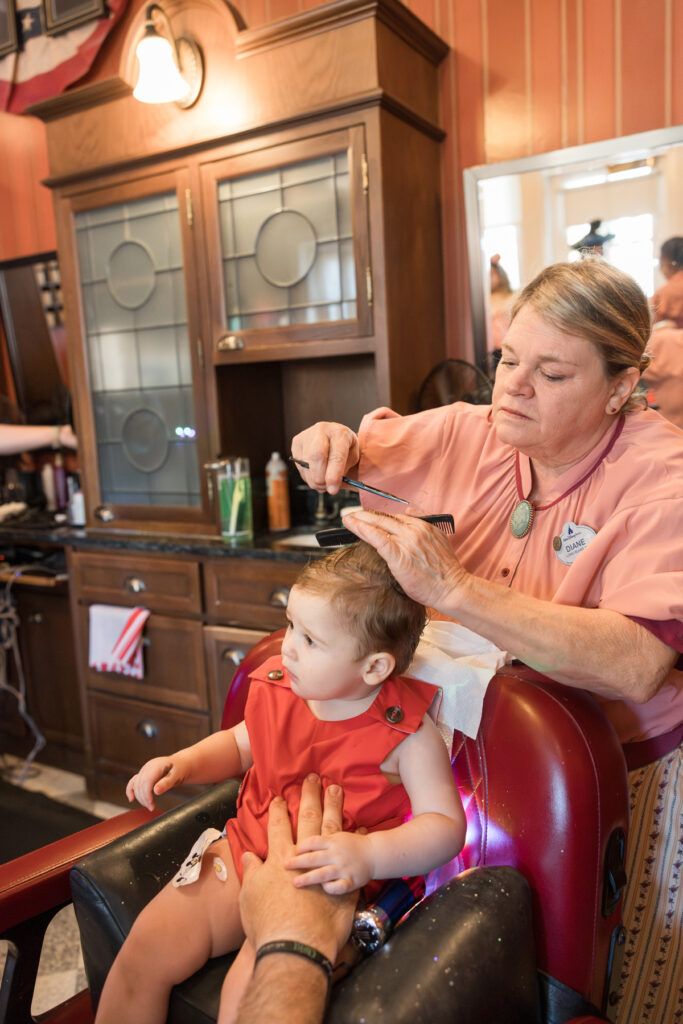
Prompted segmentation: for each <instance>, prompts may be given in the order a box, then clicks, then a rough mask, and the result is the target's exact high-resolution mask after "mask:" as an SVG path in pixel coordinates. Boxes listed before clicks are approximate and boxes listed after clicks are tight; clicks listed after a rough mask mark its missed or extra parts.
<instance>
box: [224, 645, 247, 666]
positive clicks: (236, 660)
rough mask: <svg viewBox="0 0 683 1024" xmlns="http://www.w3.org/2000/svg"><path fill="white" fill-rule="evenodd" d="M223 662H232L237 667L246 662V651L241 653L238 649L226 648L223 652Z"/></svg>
mask: <svg viewBox="0 0 683 1024" xmlns="http://www.w3.org/2000/svg"><path fill="white" fill-rule="evenodd" d="M221 660H222V661H231V662H232V663H233V665H235V667H237V665H240V664H241V663H242V662H243V661H244V651H240V650H239V649H238V648H237V647H226V648H225V650H224V651H222V652H221Z"/></svg>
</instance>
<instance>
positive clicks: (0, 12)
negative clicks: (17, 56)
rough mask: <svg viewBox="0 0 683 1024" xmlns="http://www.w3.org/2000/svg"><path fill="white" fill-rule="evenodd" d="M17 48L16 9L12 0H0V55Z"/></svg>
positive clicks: (2, 55) (5, 54) (12, 51)
mask: <svg viewBox="0 0 683 1024" xmlns="http://www.w3.org/2000/svg"><path fill="white" fill-rule="evenodd" d="M18 49H19V39H18V35H17V10H16V5H15V2H14V0H0V57H6V56H7V54H8V53H14V51H15V50H18Z"/></svg>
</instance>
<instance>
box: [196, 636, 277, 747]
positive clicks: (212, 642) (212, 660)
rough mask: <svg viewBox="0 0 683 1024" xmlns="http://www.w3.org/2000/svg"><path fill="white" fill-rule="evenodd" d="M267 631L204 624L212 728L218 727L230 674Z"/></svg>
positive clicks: (233, 673)
mask: <svg viewBox="0 0 683 1024" xmlns="http://www.w3.org/2000/svg"><path fill="white" fill-rule="evenodd" d="M264 636H268V634H267V633H264V632H262V631H261V630H258V629H237V628H235V627H231V626H207V627H206V628H205V629H204V648H205V651H206V670H207V676H208V683H209V695H210V699H211V728H212V729H213V731H214V732H216V731H217V730H218V729H220V727H221V719H222V717H223V708H224V707H225V698H226V697H227V695H228V691H229V690H230V686H231V685H232V680H233V676H234V675H235V672H236V671H237V669H238V668H239V666H240V664H241V663H242V661H243V660H244V656H245V654H246V653H247V651H250V650H251V648H252V647H253V646H254V644H255V643H257V642H258V641H259V640H262V639H263V637H264Z"/></svg>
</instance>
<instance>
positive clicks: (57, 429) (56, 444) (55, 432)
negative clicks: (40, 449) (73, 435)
mask: <svg viewBox="0 0 683 1024" xmlns="http://www.w3.org/2000/svg"><path fill="white" fill-rule="evenodd" d="M61 433H62V427H61V424H60V425H59V426H54V427H53V428H52V442H51V447H52V448H54V449H55V450H56V449H57V448H61V447H62V445H61V442H60V440H59V438H60V435H61Z"/></svg>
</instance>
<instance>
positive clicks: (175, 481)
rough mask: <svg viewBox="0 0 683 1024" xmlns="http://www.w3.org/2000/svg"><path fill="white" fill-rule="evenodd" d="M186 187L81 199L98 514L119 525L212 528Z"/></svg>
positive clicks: (77, 226)
mask: <svg viewBox="0 0 683 1024" xmlns="http://www.w3.org/2000/svg"><path fill="white" fill-rule="evenodd" d="M178 178H179V176H178V175H167V176H164V180H163V181H162V180H159V179H156V180H154V179H151V180H150V179H147V180H146V181H144V182H142V181H141V182H137V183H131V184H130V186H128V187H125V186H118V187H117V188H116V190H115V191H114V192H113V191H112V190H110V191H109V192H106V191H102V192H98V193H91V194H88V195H81V196H79V197H78V198H77V199H75V200H74V201H73V204H72V215H73V222H72V223H73V232H74V236H75V249H76V263H77V267H76V273H77V279H78V290H79V295H80V307H81V309H80V311H81V331H82V336H83V349H84V363H85V370H86V376H87V381H88V391H89V395H88V399H89V401H88V409H87V418H88V420H89V422H90V425H91V427H92V430H93V434H94V450H95V453H96V471H97V482H98V487H99V493H98V494H97V495H96V504H97V510H96V512H95V515H96V517H97V518H99V519H100V520H104V521H111V520H112V519H113V520H114V525H116V521H117V520H120V519H122V518H123V519H124V520H126V519H143V520H144V519H147V520H163V521H166V520H174V519H176V520H196V521H200V520H201V519H202V518H206V517H207V510H206V509H204V507H203V499H202V490H201V484H200V479H201V477H200V472H199V466H200V464H201V462H202V461H203V458H204V453H203V452H202V453H200V452H199V451H198V448H199V444H198V438H199V436H200V435H202V434H203V432H202V431H201V429H200V427H199V425H198V422H197V408H198V402H197V389H198V386H199V384H198V382H197V381H196V380H195V378H196V377H198V374H194V373H193V365H192V362H193V360H192V346H191V338H193V337H194V338H197V337H198V332H197V330H196V326H195V323H194V322H193V321H196V314H195V312H194V309H193V306H194V305H196V299H195V298H194V296H193V295H192V294H191V292H189V291H188V285H187V281H188V277H189V278H190V279H191V278H192V274H193V267H190V268H189V271H188V267H187V263H188V259H187V255H186V250H187V244H186V240H185V239H184V237H183V235H184V231H186V230H187V229H188V227H189V226H191V222H190V219H189V218H187V219H186V212H185V208H184V203H185V190H184V188H183V187H182V186H183V184H184V182H183V181H182V180H176V179H178ZM180 178H181V179H182V175H181V176H180ZM160 186H161V187H160ZM103 197H106V198H105V201H104V202H103V201H102V198H103ZM192 261H193V257H192V255H190V262H192ZM188 299H189V301H188Z"/></svg>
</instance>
